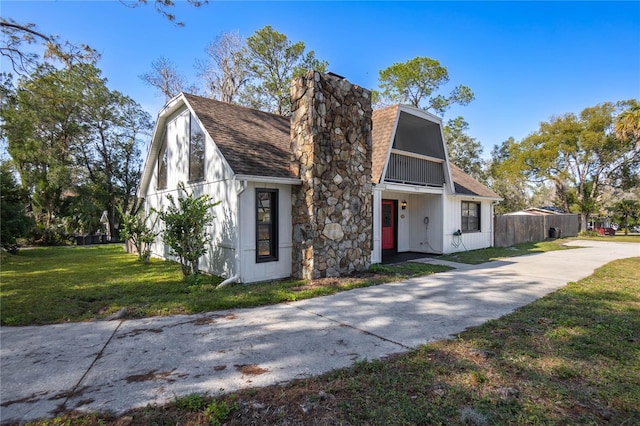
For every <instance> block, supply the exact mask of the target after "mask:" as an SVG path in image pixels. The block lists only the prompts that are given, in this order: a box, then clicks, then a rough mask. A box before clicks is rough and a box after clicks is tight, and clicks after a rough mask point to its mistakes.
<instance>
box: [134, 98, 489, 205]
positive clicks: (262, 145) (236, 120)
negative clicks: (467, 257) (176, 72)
mask: <svg viewBox="0 0 640 426" xmlns="http://www.w3.org/2000/svg"><path fill="white" fill-rule="evenodd" d="M185 106H186V107H187V108H188V109H189V110H190V111H191V112H192V113H193V114H194V115H195V116H196V117H197V119H198V120H199V122H200V124H201V125H202V127H203V130H204V131H205V132H206V133H208V135H209V136H210V137H211V139H212V140H213V142H214V143H215V144H216V146H217V148H218V149H219V150H220V152H221V153H222V155H223V156H224V158H225V160H226V161H227V163H228V164H229V166H230V168H231V170H232V171H233V173H235V174H236V175H247V176H263V177H270V178H284V179H295V178H296V176H295V174H294V172H293V168H291V167H290V164H291V160H292V158H293V157H292V153H291V142H290V140H291V136H290V120H289V118H287V117H282V116H279V115H275V114H270V113H267V112H263V111H258V110H255V109H251V108H246V107H242V106H239V105H234V104H228V103H225V102H220V101H216V100H213V99H208V98H203V97H200V96H196V95H191V94H186V93H181V94H180V95H178V96H176V97H175V98H173V99H172V100H170V101H169V102H168V103H167V105H166V106H165V107H164V108H163V110H162V111H161V112H160V114H159V116H158V120H157V123H156V129H155V131H154V136H153V140H152V141H151V144H152V145H151V147H150V149H149V154H148V157H147V162H146V164H147V166H146V167H147V168H146V169H145V171H144V172H143V173H144V174H143V178H142V182H141V183H142V185H141V187H144V186H145V185H147V184H148V181H149V179H150V178H151V174H152V167H153V165H154V164H155V163H156V156H157V152H158V149H157V147H156V145H159V144H160V138H161V137H162V132H163V128H164V125H165V122H166V120H167V118H168V117H169V116H171V115H172V114H173V113H174V112H176V111H179V110H180V109H181V108H184V107H185ZM406 108H407V107H404V106H400V105H394V106H391V107H387V108H383V109H380V110H376V111H373V115H372V174H373V175H372V182H373V183H380V182H381V177H382V173H383V169H384V166H385V162H386V161H387V158H388V153H389V149H390V147H391V144H392V141H393V135H394V133H395V131H396V127H397V122H398V117H399V114H400V110H401V109H406ZM451 175H452V178H453V181H454V184H455V192H456V193H457V194H460V195H472V196H478V197H488V198H496V199H497V198H499V196H498V195H497V194H495V193H494V192H493V191H491V190H490V189H489V188H487V187H485V186H484V185H482V184H481V183H480V182H478V181H477V180H475V179H474V178H472V177H471V176H469V175H468V174H466V173H465V172H463V171H462V170H461V169H459V168H458V167H456V166H454V165H451Z"/></svg>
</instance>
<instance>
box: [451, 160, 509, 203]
mask: <svg viewBox="0 0 640 426" xmlns="http://www.w3.org/2000/svg"><path fill="white" fill-rule="evenodd" d="M449 165H450V166H451V177H452V178H453V183H454V185H455V189H456V194H461V195H472V196H478V197H489V198H500V196H499V195H498V194H496V193H495V192H493V191H492V190H490V189H489V188H487V187H486V186H484V185H483V184H481V183H480V182H478V181H477V180H475V179H474V178H473V177H471V176H470V175H468V174H466V173H465V172H464V171H462V169H461V168H460V167H458V166H456V165H455V164H453V163H449Z"/></svg>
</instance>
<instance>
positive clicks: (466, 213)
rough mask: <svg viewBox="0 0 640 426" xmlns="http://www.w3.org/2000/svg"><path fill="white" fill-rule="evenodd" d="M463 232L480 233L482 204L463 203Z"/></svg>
mask: <svg viewBox="0 0 640 426" xmlns="http://www.w3.org/2000/svg"><path fill="white" fill-rule="evenodd" d="M461 230H462V232H478V231H480V203H473V202H470V201H463V202H462V225H461Z"/></svg>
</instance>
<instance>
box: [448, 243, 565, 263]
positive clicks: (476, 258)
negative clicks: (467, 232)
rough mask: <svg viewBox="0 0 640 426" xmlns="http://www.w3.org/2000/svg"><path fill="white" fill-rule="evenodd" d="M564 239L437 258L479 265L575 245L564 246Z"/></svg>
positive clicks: (471, 251)
mask: <svg viewBox="0 0 640 426" xmlns="http://www.w3.org/2000/svg"><path fill="white" fill-rule="evenodd" d="M566 242H567V240H565V239H558V240H549V241H540V242H538V243H525V244H517V245H515V246H512V247H489V248H485V249H480V250H470V251H462V252H459V253H453V254H447V255H444V256H440V257H439V259H442V260H449V261H451V262H460V263H469V264H472V265H479V264H480V263H485V262H490V261H492V260H498V259H502V258H505V257H514V256H522V255H524V254H532V253H542V252H547V251H554V250H568V249H572V248H575V247H567V246H564V245H563V243H566Z"/></svg>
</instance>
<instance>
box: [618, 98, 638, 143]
mask: <svg viewBox="0 0 640 426" xmlns="http://www.w3.org/2000/svg"><path fill="white" fill-rule="evenodd" d="M622 104H623V105H624V104H627V105H628V108H627V109H625V110H624V111H623V112H621V113H620V114H619V115H618V117H617V118H616V124H615V133H616V137H617V138H618V139H621V140H631V141H635V143H636V146H637V147H638V148H640V102H638V101H637V100H635V99H631V100H629V101H627V102H623V103H622Z"/></svg>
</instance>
